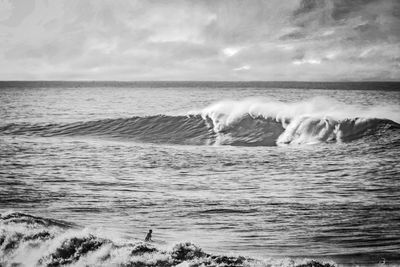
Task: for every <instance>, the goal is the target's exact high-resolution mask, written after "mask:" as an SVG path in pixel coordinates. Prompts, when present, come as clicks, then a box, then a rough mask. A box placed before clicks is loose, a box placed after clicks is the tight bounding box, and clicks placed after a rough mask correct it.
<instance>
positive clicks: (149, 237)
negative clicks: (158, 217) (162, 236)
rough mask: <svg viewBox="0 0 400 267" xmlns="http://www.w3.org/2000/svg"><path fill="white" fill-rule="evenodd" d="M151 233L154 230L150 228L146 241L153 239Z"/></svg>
mask: <svg viewBox="0 0 400 267" xmlns="http://www.w3.org/2000/svg"><path fill="white" fill-rule="evenodd" d="M151 233H153V230H151V229H150V230H149V232H148V233H147V235H146V238H145V239H144V241H145V242H151V241H153V240H151Z"/></svg>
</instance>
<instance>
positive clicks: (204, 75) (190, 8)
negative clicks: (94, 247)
mask: <svg viewBox="0 0 400 267" xmlns="http://www.w3.org/2000/svg"><path fill="white" fill-rule="evenodd" d="M0 80H122V81H126V80H127V81H136V80H141V81H142V80H178V81H179V80H197V81H203V80H206V81H212V80H215V81H239V80H240V81H251V80H256V81H283V80H284V81H349V80H351V81H369V80H374V81H400V1H399V0H330V1H328V0H284V1H283V0H268V1H267V0H185V1H184V0H129V1H128V0H124V1H120V0H0Z"/></svg>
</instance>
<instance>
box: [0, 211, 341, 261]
mask: <svg viewBox="0 0 400 267" xmlns="http://www.w3.org/2000/svg"><path fill="white" fill-rule="evenodd" d="M12 218H14V219H15V218H20V219H21V220H13V219H12ZM27 218H29V220H28V223H27V221H26V220H23V219H27ZM30 219H32V220H33V221H38V222H50V223H33V222H32V221H30ZM54 221H56V220H52V219H47V218H42V217H38V216H32V215H29V214H23V213H10V214H8V215H4V216H0V226H2V227H1V228H0V229H1V230H0V266H154V267H155V266H164V267H170V266H177V265H180V264H183V265H184V266H227V267H228V266H270V267H272V266H281V267H285V266H291V267H311V266H322V267H333V266H335V265H334V264H331V263H323V262H319V261H314V260H306V259H303V260H298V262H297V263H295V260H292V259H291V260H287V259H282V260H280V259H268V260H267V259H264V260H260V259H253V258H249V257H244V256H227V255H215V254H210V253H206V252H204V251H203V250H202V249H201V248H200V247H198V246H196V245H195V244H193V243H191V242H182V243H178V244H175V245H174V246H172V247H171V248H170V249H161V248H159V247H157V246H156V245H155V244H152V243H145V242H141V241H139V242H137V241H136V242H130V241H127V242H124V243H121V242H120V241H118V242H117V241H114V240H113V239H112V238H108V237H103V236H98V235H96V234H93V233H90V232H89V231H87V230H85V229H84V230H77V229H73V228H72V227H69V226H65V225H64V224H61V225H60V224H58V223H56V224H53V223H52V222H54ZM67 224H68V223H67ZM71 225H72V224H71Z"/></svg>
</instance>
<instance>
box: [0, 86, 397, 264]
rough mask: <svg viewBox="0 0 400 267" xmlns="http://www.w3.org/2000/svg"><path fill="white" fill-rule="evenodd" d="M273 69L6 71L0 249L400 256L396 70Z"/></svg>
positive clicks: (206, 260)
mask: <svg viewBox="0 0 400 267" xmlns="http://www.w3.org/2000/svg"><path fill="white" fill-rule="evenodd" d="M272 85H273V86H271V84H262V83H256V84H251V83H250V84H240V83H236V84H232V83H230V84H224V83H123V84H121V83H112V82H111V83H103V84H102V83H2V84H1V86H2V88H1V89H0V118H1V121H0V152H1V153H0V213H1V214H2V215H1V216H2V217H1V220H0V227H1V228H0V247H1V251H0V265H1V264H4V265H6V266H7V265H8V264H10V265H11V263H13V262H14V263H18V262H19V263H21V262H22V263H24V264H25V265H27V266H30V265H34V264H42V265H48V266H58V265H57V264H71V263H72V264H75V265H78V266H79V265H85V264H88V265H96V266H98V265H104V266H110V265H112V264H114V265H124V264H125V265H126V266H141V264H142V265H143V264H147V265H157V266H160V265H163V266H170V265H177V264H182V262H184V263H192V264H196V263H197V264H201V263H202V264H204V265H207V264H208V265H217V264H222V265H223V264H225V265H234V266H237V265H239V266H243V265H245V266H247V265H256V264H258V265H260V264H261V265H263V264H264V265H266V266H268V264H271V265H272V266H300V265H301V264H302V263H307V262H309V260H312V259H314V260H318V261H319V262H323V261H327V262H330V263H331V264H335V265H357V264H358V265H360V266H366V265H379V264H382V263H383V262H385V263H386V265H389V266H390V265H393V266H396V265H400V254H399V251H400V245H399V244H400V224H399V221H400V193H399V192H400V165H399V158H400V128H399V124H398V123H400V91H399V90H398V89H400V85H399V84H396V83H389V84H384V83H380V84H376V83H365V84H352V83H342V84H340V83H335V84H323V83H320V84H307V83H306V84H305V83H299V84H296V83H291V84H281V86H280V84H279V83H274V84H272ZM279 87H282V88H279ZM307 87H311V88H315V89H310V88H308V89H307ZM353 87H354V88H355V89H357V90H351V88H353ZM283 88H284V89H283ZM318 88H321V89H318ZM329 88H332V89H329ZM341 88H342V89H341ZM363 89H368V90H363ZM396 89H397V90H396ZM32 216H34V217H32ZM150 228H151V229H153V239H154V241H155V242H154V243H152V244H142V243H140V240H143V238H144V236H145V235H146V232H147V231H148V229H150ZM189 241H190V242H192V243H191V244H186V243H185V242H189ZM181 242H184V243H181ZM176 244H180V245H176ZM138 246H141V247H139V248H138ZM174 246H175V247H174ZM78 248H79V249H78ZM200 248H201V249H202V250H201V249H200ZM66 251H67V252H68V253H67V252H66ZM77 251H78V252H77ZM182 251H183V252H182ZM199 251H200V252H199ZM179 253H181V254H179ZM71 255H72V256H71ZM107 255H108V256H107ZM217 255H225V258H224V257H223V256H221V257H220V258H218V256H217ZM226 255H228V256H232V257H231V258H227V257H226ZM233 256H234V257H233ZM33 262H34V263H33ZM52 264H53V265H52ZM129 264H130V265H129ZM309 266H311V265H309Z"/></svg>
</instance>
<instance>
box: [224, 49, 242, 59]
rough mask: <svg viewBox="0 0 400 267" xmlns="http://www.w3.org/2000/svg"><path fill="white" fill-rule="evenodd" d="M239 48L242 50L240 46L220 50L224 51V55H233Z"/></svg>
mask: <svg viewBox="0 0 400 267" xmlns="http://www.w3.org/2000/svg"><path fill="white" fill-rule="evenodd" d="M240 50H242V48H241V47H227V48H224V49H223V50H222V53H224V55H225V56H227V57H233V56H234V55H236V54H237V53H239V52H240Z"/></svg>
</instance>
